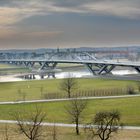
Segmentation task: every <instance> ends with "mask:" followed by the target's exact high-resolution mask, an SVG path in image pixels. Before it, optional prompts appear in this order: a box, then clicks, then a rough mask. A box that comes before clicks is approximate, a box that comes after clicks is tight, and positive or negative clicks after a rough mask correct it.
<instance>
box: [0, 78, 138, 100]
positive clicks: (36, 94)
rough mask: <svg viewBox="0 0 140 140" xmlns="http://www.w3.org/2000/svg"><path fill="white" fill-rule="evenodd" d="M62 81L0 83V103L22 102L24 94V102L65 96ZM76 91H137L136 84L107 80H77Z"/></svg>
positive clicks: (133, 82)
mask: <svg viewBox="0 0 140 140" xmlns="http://www.w3.org/2000/svg"><path fill="white" fill-rule="evenodd" d="M61 82H62V79H46V80H33V81H21V82H5V83H4V82H3V83H2V82H1V83H0V101H17V100H23V99H22V95H23V94H25V96H26V97H25V98H26V100H32V99H42V94H50V93H59V94H65V93H64V91H62V90H61V89H60V83H61ZM77 82H78V86H77V87H78V88H77V90H84V91H85V90H89V91H90V90H96V89H116V88H122V89H123V88H126V87H127V86H130V85H131V86H133V87H134V88H135V90H137V84H138V83H137V82H135V81H121V80H109V79H90V78H87V79H86V78H85V79H77Z"/></svg>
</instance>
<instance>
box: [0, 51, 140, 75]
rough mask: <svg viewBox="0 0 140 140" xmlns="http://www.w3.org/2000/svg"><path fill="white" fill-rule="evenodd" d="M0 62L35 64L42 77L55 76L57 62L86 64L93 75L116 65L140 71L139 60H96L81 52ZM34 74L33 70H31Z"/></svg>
mask: <svg viewBox="0 0 140 140" xmlns="http://www.w3.org/2000/svg"><path fill="white" fill-rule="evenodd" d="M0 63H8V64H13V65H19V66H25V67H28V68H31V69H33V68H34V66H35V65H38V66H39V69H38V72H39V73H40V75H41V77H42V78H43V77H44V75H45V74H48V75H49V76H50V75H52V76H53V77H55V69H56V66H57V64H59V63H71V64H83V65H85V66H87V68H88V69H89V71H90V72H91V73H92V74H93V75H102V74H108V73H111V71H112V70H113V69H114V68H115V67H117V66H121V67H131V68H133V69H135V70H136V71H137V72H138V73H140V62H137V63H136V62H116V61H112V60H98V59H97V58H95V57H94V56H93V55H91V54H89V53H87V52H84V53H83V52H82V53H79V54H77V53H76V54H75V53H70V54H68V53H67V54H65V53H64V55H63V54H61V55H60V56H59V54H58V53H57V54H52V55H51V57H50V58H45V59H41V58H38V59H37V58H36V59H3V60H0ZM33 73H34V74H35V72H33Z"/></svg>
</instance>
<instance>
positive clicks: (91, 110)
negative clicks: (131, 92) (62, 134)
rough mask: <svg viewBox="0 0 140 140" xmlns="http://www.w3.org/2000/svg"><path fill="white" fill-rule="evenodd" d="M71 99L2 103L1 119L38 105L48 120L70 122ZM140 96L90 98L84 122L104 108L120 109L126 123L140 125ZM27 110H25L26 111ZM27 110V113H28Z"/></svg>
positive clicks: (9, 117)
mask: <svg viewBox="0 0 140 140" xmlns="http://www.w3.org/2000/svg"><path fill="white" fill-rule="evenodd" d="M68 104H69V101H63V102H62V101H61V102H46V103H29V104H14V105H0V110H1V112H2V113H1V114H0V119H13V118H12V114H13V113H16V112H17V111H20V113H21V114H22V113H25V112H26V111H27V112H34V109H35V107H36V105H37V106H38V107H40V108H42V111H44V112H46V114H47V119H46V120H45V121H47V122H60V123H61V122H62V123H70V121H69V116H68V115H67V113H66V110H65V107H66V106H67V105H68ZM139 108H140V97H132V98H120V99H96V100H88V104H87V108H86V109H85V111H84V113H83V120H84V121H83V122H82V123H87V122H90V121H91V119H92V118H93V117H94V115H95V113H97V112H98V111H102V110H114V109H115V110H119V111H120V113H121V120H122V122H123V123H124V124H125V125H134V126H140V109H139ZM23 110H24V111H25V112H24V111H23ZM27 112H26V113H27Z"/></svg>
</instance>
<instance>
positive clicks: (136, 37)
mask: <svg viewBox="0 0 140 140" xmlns="http://www.w3.org/2000/svg"><path fill="white" fill-rule="evenodd" d="M131 45H140V0H0V48H1V49H9V48H18V49H21V48H22V49H23V48H24V49H28V48H58V47H59V48H61V47H62V48H67V47H112V46H131Z"/></svg>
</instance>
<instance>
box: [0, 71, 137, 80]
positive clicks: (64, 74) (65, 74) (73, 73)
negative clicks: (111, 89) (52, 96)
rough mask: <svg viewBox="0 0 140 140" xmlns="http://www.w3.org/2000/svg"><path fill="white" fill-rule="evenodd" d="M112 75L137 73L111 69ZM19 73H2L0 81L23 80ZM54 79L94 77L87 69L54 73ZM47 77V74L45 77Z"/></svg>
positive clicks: (37, 77) (38, 77)
mask: <svg viewBox="0 0 140 140" xmlns="http://www.w3.org/2000/svg"><path fill="white" fill-rule="evenodd" d="M112 74H113V75H115V76H116V75H119V76H121V75H122V76H124V75H129V74H130V75H131V74H137V72H136V71H134V70H114V71H112ZM18 76H19V74H14V75H4V76H0V82H14V81H24V80H25V79H22V78H19V77H18ZM55 76H56V79H62V78H67V77H69V76H71V77H76V78H81V77H88V78H89V77H93V78H94V77H95V76H93V74H92V73H90V72H89V71H88V70H80V71H70V72H59V73H56V74H55ZM35 77H36V79H40V76H37V75H36V76H35ZM45 78H47V76H46V77H45Z"/></svg>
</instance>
